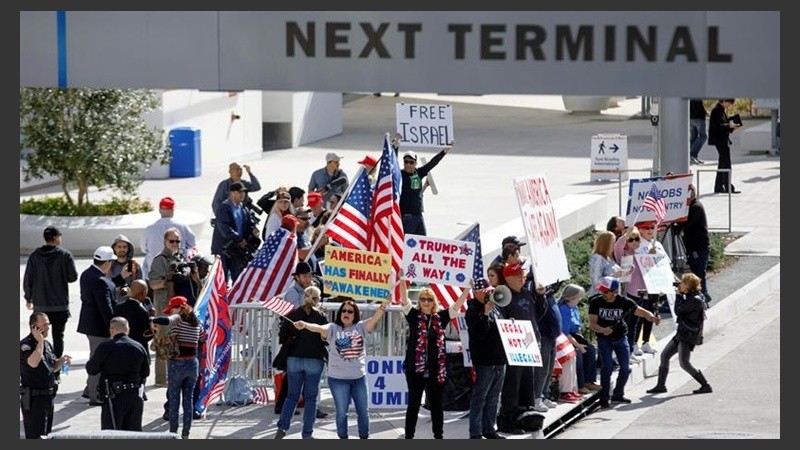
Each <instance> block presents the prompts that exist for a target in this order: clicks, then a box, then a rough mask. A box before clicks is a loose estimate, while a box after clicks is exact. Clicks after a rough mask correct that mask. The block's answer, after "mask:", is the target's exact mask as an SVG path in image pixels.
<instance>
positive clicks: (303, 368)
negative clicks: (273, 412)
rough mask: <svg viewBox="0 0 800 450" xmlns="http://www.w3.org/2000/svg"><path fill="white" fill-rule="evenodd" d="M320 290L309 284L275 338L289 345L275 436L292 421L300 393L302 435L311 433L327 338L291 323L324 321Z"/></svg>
mask: <svg viewBox="0 0 800 450" xmlns="http://www.w3.org/2000/svg"><path fill="white" fill-rule="evenodd" d="M321 298H322V294H321V292H320V290H319V288H317V287H315V286H309V287H307V288H306V289H305V292H304V295H303V305H302V306H301V307H300V308H297V309H294V310H292V312H290V313H288V314H287V315H286V319H288V320H284V321H282V323H281V330H280V333H279V334H278V340H279V342H280V343H281V345H288V346H291V347H290V348H289V352H288V358H287V359H286V376H287V378H288V379H289V382H288V389H287V391H288V392H287V394H286V401H285V402H284V403H283V407H282V408H281V417H280V419H279V420H278V431H277V433H275V439H283V438H284V437H285V436H286V431H287V430H288V429H289V425H290V424H291V420H292V416H293V415H294V410H295V408H297V403H298V401H299V400H300V392H301V391H302V393H303V400H304V402H305V407H304V410H303V431H302V437H303V439H311V435H312V434H313V433H314V422H315V420H316V418H317V417H316V416H317V401H318V398H319V382H320V380H321V379H322V370H323V369H324V368H325V363H326V362H327V359H328V351H327V349H326V348H325V346H326V342H325V341H323V340H322V339H320V337H319V336H318V335H317V334H316V333H314V332H312V331H311V330H298V329H297V328H295V327H294V326H292V323H294V322H297V321H299V320H302V321H305V322H306V323H313V324H317V325H325V324H326V323H328V319H326V318H325V314H324V311H322V310H321V309H320V307H319V302H320V300H321Z"/></svg>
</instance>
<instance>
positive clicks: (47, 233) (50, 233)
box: [42, 225, 61, 242]
mask: <svg viewBox="0 0 800 450" xmlns="http://www.w3.org/2000/svg"><path fill="white" fill-rule="evenodd" d="M42 235H43V236H44V240H45V242H50V241H52V240H53V239H55V238H56V237H58V236H61V230H59V229H58V228H56V227H54V226H52V225H51V226H48V227H47V228H45V229H44V233H42Z"/></svg>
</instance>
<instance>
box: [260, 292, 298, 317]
mask: <svg viewBox="0 0 800 450" xmlns="http://www.w3.org/2000/svg"><path fill="white" fill-rule="evenodd" d="M263 306H264V307H265V308H267V309H269V310H270V311H273V312H275V313H277V314H280V315H282V316H285V315H287V314H289V313H290V312H292V311H294V305H293V304H291V303H289V302H287V301H286V300H284V299H283V297H281V296H279V295H276V296H275V297H272V298H271V299H269V300H266V301H265V302H263Z"/></svg>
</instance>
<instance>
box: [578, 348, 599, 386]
mask: <svg viewBox="0 0 800 450" xmlns="http://www.w3.org/2000/svg"><path fill="white" fill-rule="evenodd" d="M576 351H577V350H576ZM575 371H576V372H577V373H578V388H581V387H583V385H584V384H586V383H594V382H596V381H597V349H595V348H594V345H592V344H586V353H583V354H581V352H578V357H577V358H575Z"/></svg>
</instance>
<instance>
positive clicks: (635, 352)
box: [633, 342, 648, 356]
mask: <svg viewBox="0 0 800 450" xmlns="http://www.w3.org/2000/svg"><path fill="white" fill-rule="evenodd" d="M644 345H648V344H647V343H646V342H645V344H644ZM642 355H644V352H642V349H641V348H639V346H638V345H634V346H633V356H642Z"/></svg>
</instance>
